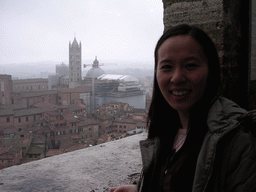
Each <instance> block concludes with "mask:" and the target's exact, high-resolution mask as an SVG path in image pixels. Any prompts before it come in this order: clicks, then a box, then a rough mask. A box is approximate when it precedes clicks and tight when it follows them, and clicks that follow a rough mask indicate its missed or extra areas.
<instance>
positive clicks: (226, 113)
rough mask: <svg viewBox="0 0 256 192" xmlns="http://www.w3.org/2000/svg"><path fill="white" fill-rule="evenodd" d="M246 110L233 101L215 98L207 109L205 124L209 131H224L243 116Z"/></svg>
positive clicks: (234, 124)
mask: <svg viewBox="0 0 256 192" xmlns="http://www.w3.org/2000/svg"><path fill="white" fill-rule="evenodd" d="M246 113H247V111H246V110H245V109H243V108H241V107H240V106H238V105H237V104H236V103H234V102H233V101H231V100H229V99H227V98H224V97H220V98H219V99H217V100H216V101H215V102H214V103H213V105H212V107H211V108H210V110H209V113H208V117H207V125H208V127H209V131H210V132H219V133H220V132H224V131H226V130H228V129H230V128H232V127H234V126H236V125H237V124H238V123H239V122H240V121H239V118H241V116H244V115H245V114H246Z"/></svg>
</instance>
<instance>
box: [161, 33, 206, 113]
mask: <svg viewBox="0 0 256 192" xmlns="http://www.w3.org/2000/svg"><path fill="white" fill-rule="evenodd" d="M156 70H157V71H156V77H157V82H158V85H159V88H160V90H161V92H162V94H163V96H164V98H165V99H166V101H167V102H168V103H169V105H170V106H171V107H172V108H174V109H175V110H177V111H178V112H189V111H190V108H191V107H192V106H193V105H194V104H195V103H196V102H197V101H199V100H200V98H201V97H202V95H203V94H204V92H205V88H206V84H207V77H208V62H207V58H206V56H205V54H204V52H203V48H202V46H201V45H200V44H199V43H198V42H197V41H196V40H195V39H194V38H193V37H191V36H186V35H179V36H174V37H170V38H168V39H166V40H165V41H164V42H163V43H162V45H161V46H160V47H159V49H158V61H157V69H156Z"/></svg>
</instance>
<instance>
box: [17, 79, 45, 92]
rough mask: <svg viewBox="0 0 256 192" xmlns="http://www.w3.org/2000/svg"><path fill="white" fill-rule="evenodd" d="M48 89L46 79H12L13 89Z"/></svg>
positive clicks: (25, 90) (28, 90)
mask: <svg viewBox="0 0 256 192" xmlns="http://www.w3.org/2000/svg"><path fill="white" fill-rule="evenodd" d="M44 90H48V79H41V78H37V79H19V80H13V91H15V92H31V91H44Z"/></svg>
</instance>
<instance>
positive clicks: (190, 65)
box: [186, 63, 198, 70]
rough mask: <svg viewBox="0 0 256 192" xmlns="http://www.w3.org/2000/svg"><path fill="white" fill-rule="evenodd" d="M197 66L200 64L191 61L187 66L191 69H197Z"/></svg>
mask: <svg viewBox="0 0 256 192" xmlns="http://www.w3.org/2000/svg"><path fill="white" fill-rule="evenodd" d="M197 67H198V65H197V64H196V63H189V64H187V65H186V68H187V69H189V70H192V69H195V68H197Z"/></svg>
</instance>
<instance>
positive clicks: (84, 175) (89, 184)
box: [0, 133, 147, 192]
mask: <svg viewBox="0 0 256 192" xmlns="http://www.w3.org/2000/svg"><path fill="white" fill-rule="evenodd" d="M146 137H147V134H146V133H141V134H138V135H134V136H130V137H126V138H124V139H120V140H116V141H112V142H108V143H103V144H101V145H97V146H94V147H90V148H86V149H81V150H77V151H73V152H69V153H65V154H62V155H57V156H54V157H49V158H45V159H41V160H38V161H33V162H30V163H25V164H22V165H18V166H13V167H9V168H5V169H2V170H0V191H1V192H5V191H6V192H7V191H8V192H9V191H24V192H25V191H26V192H27V191H86V192H87V191H89V192H92V191H95V192H96V191H108V190H109V188H111V187H114V186H118V185H120V184H130V183H132V182H133V180H134V179H135V178H136V177H138V176H139V173H140V171H141V166H142V163H141V154H140V149H139V141H140V140H144V139H145V138H146Z"/></svg>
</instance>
